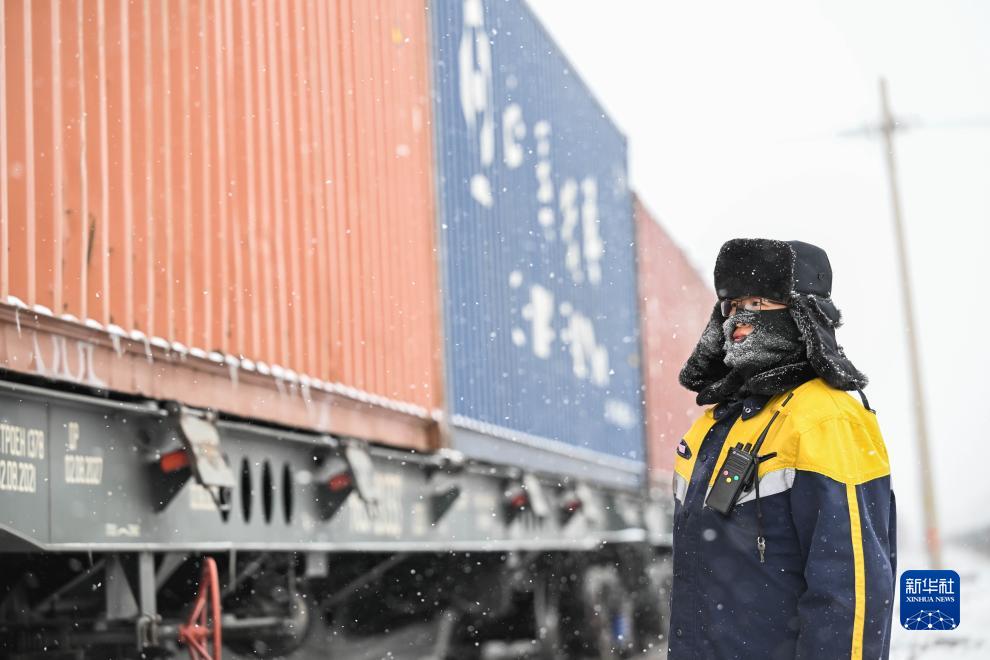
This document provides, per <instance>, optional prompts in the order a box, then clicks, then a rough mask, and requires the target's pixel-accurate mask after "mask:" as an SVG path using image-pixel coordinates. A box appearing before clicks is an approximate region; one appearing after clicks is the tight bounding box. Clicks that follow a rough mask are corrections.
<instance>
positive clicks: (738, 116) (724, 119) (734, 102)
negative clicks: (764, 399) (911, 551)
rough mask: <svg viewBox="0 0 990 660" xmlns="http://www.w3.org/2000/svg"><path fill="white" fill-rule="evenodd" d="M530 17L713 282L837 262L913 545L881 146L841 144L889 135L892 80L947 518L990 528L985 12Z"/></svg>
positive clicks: (798, 8) (837, 282)
mask: <svg viewBox="0 0 990 660" xmlns="http://www.w3.org/2000/svg"><path fill="white" fill-rule="evenodd" d="M530 4H531V6H532V7H533V9H534V10H535V11H536V12H537V14H538V15H539V16H540V17H541V18H542V20H543V22H544V23H545V24H546V25H547V27H548V29H549V30H550V32H551V33H552V34H553V35H554V37H555V38H556V39H557V41H558V42H559V44H560V45H561V46H562V48H563V49H564V51H565V52H566V53H567V55H568V56H569V57H570V58H571V60H572V61H573V62H574V64H575V66H576V68H577V70H578V72H579V73H580V74H581V76H582V77H583V78H584V79H585V80H586V81H587V82H588V84H589V85H590V86H591V88H592V89H593V90H594V91H595V93H596V94H597V95H598V97H599V98H600V99H601V101H602V103H603V104H604V106H605V107H606V108H607V109H608V111H609V112H610V113H611V114H612V116H613V118H614V119H615V121H616V123H617V124H618V125H619V127H620V128H621V129H622V130H623V131H624V132H625V133H626V135H627V136H628V138H629V143H630V177H631V180H632V182H633V185H634V187H635V188H636V189H637V191H638V192H639V194H640V195H641V197H642V198H643V199H644V200H645V202H646V203H647V205H648V206H650V207H651V208H652V209H653V211H654V212H655V214H657V215H658V216H659V217H660V218H661V221H662V224H663V225H664V226H665V227H666V229H667V230H668V231H669V232H670V233H671V234H672V235H673V237H674V238H675V240H676V241H678V242H679V243H680V244H681V245H682V246H683V247H684V249H685V251H686V252H687V253H688V255H689V256H690V258H691V259H692V261H693V262H694V263H695V265H696V266H697V268H698V269H699V271H701V272H702V274H703V276H704V277H705V279H706V280H707V281H710V280H711V271H712V266H713V264H714V260H715V256H716V254H717V252H718V248H719V246H720V245H721V244H722V242H723V241H725V240H727V239H728V238H732V237H738V236H747V237H756V236H761V237H770V238H779V239H785V240H787V239H801V240H805V241H809V242H812V243H816V244H818V245H821V246H822V247H824V248H825V249H826V250H827V251H828V253H829V256H830V258H831V261H832V267H833V270H834V272H835V276H834V286H833V299H834V300H835V302H836V304H837V305H838V306H839V308H840V309H842V311H843V314H844V317H845V326H844V327H843V328H840V329H839V331H838V336H839V341H840V343H841V344H843V345H844V346H845V348H846V353H847V354H848V355H849V357H850V358H851V359H852V360H853V362H854V363H855V364H856V365H857V367H859V368H860V370H862V371H864V372H866V374H867V375H868V376H869V377H870V379H871V383H870V386H869V387H868V388H867V390H866V392H867V394H868V396H869V398H870V403H871V405H872V406H873V407H874V408H876V409H877V410H878V414H879V419H880V424H881V428H882V429H883V431H884V436H885V439H886V442H887V446H888V450H889V452H890V454H891V461H892V471H893V482H894V488H895V491H896V492H897V497H898V507H899V516H898V518H899V524H900V528H901V530H902V531H901V533H900V537H901V541H902V543H904V544H905V545H908V544H910V543H911V542H912V541H914V540H916V539H918V538H919V537H920V533H921V500H920V493H919V489H918V484H919V477H918V454H917V452H916V448H915V439H914V435H913V433H914V431H913V430H914V424H913V419H912V416H911V409H910V398H909V394H910V390H909V382H908V370H907V364H906V361H907V348H906V342H905V336H904V331H903V327H904V326H903V313H902V309H901V303H900V286H901V282H900V278H899V277H898V276H897V264H896V261H895V259H896V256H895V253H894V245H893V232H892V228H893V225H892V221H891V215H890V203H889V193H888V188H887V180H886V175H885V170H884V165H883V158H882V152H881V147H880V143H879V141H878V140H877V139H876V138H869V137H841V136H840V133H842V132H843V131H850V130H855V129H857V128H860V127H863V126H864V125H866V124H867V123H875V122H876V121H877V118H878V114H879V101H878V92H877V78H878V76H880V75H884V76H886V77H887V79H888V80H889V83H890V90H891V96H892V100H893V104H894V109H895V111H896V112H897V114H898V115H899V117H900V118H902V120H904V122H905V123H906V124H909V125H911V126H913V127H914V128H912V129H911V130H909V131H905V132H903V133H902V134H901V136H899V137H898V142H897V154H898V157H899V166H900V168H901V184H902V188H903V193H904V194H903V201H904V209H905V220H906V224H907V233H908V242H909V251H910V260H911V278H912V281H913V283H914V285H915V297H916V309H917V316H918V322H919V338H920V341H921V344H922V359H923V368H924V383H925V388H926V398H927V407H926V409H927V411H928V427H929V437H930V442H931V444H932V449H933V453H934V457H933V460H934V465H935V470H936V480H937V484H936V485H937V487H938V490H939V500H938V509H939V512H940V516H941V519H942V523H943V529H944V532H947V533H950V534H951V533H953V532H958V531H962V530H966V529H968V528H973V527H975V526H979V525H982V526H986V525H990V507H988V506H986V503H987V501H988V500H990V466H988V463H990V448H988V445H990V419H988V416H987V412H986V411H987V410H988V409H990V399H988V388H987V384H986V383H987V381H986V378H987V372H988V370H990V369H988V367H990V358H988V357H987V347H988V346H990V342H988V339H987V334H988V332H990V310H988V306H990V296H988V294H987V293H986V292H985V291H984V287H983V286H982V285H983V284H984V283H985V282H986V281H987V280H988V279H990V278H988V276H987V274H986V270H987V268H988V267H990V265H988V262H990V259H988V256H987V250H988V242H990V3H987V2H979V1H978V0H972V1H970V2H961V1H959V2H957V1H941V2H904V1H899V2H894V1H892V0H890V1H872V0H871V1H870V2H863V1H862V0H860V1H853V0H829V1H828V2H809V1H797V0H787V1H786V2H785V1H781V2H738V1H736V2H703V3H697V2H696V3H689V2H666V1H662V2H661V1H658V0H609V1H607V2H606V1H604V0H530ZM698 331H699V333H700V331H701V328H700V327H699V328H698ZM981 472H982V473H981ZM904 549H907V548H904Z"/></svg>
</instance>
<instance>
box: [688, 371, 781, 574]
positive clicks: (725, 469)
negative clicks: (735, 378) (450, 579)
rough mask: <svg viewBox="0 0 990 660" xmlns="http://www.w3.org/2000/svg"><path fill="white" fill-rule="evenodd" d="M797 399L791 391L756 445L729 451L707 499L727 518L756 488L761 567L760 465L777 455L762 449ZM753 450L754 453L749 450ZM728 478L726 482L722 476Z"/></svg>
mask: <svg viewBox="0 0 990 660" xmlns="http://www.w3.org/2000/svg"><path fill="white" fill-rule="evenodd" d="M793 396H794V391H793V390H791V391H790V392H789V393H788V394H787V396H786V397H785V398H784V400H783V402H782V403H781V404H780V405H779V406H778V407H777V410H775V411H774V412H773V416H772V417H771V418H770V421H769V422H767V425H766V427H764V429H763V432H762V433H760V437H759V438H757V440H756V443H755V444H754V445H750V444H749V443H746V445H745V446H743V445H742V443H737V444H736V446H735V447H730V448H729V452H728V454H726V457H725V461H724V462H723V463H722V467H720V468H719V469H718V475H719V478H717V479H716V480H715V485H714V486H713V487H712V489H711V491H710V492H709V493H708V497H706V498H705V504H706V505H707V506H708V507H709V508H711V509H714V510H715V511H718V512H719V513H721V514H722V515H726V516H728V515H729V514H731V513H732V509H733V508H734V507H735V505H736V501H737V500H738V499H739V496H740V495H741V494H742V492H743V491H744V490H749V488H750V486H751V485H755V487H756V549H757V551H758V552H759V553H760V563H761V564H762V563H764V554H765V552H766V547H767V541H766V538H765V537H764V536H763V512H762V511H761V509H760V475H759V472H760V463H762V462H763V461H765V460H767V459H769V458H773V457H774V456H776V455H777V453H776V452H772V453H770V454H767V455H766V456H760V448H762V447H763V441H764V440H766V438H767V434H768V433H769V432H770V427H771V426H773V423H774V422H775V421H777V417H778V416H779V415H780V411H781V410H782V409H783V407H784V406H786V405H787V403H788V402H789V401H790V400H791V398H792V397H793ZM750 447H752V449H750ZM722 475H725V477H726V478H725V480H724V481H723V480H722V478H721V476H722Z"/></svg>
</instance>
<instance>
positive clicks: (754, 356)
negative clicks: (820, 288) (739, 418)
mask: <svg viewBox="0 0 990 660" xmlns="http://www.w3.org/2000/svg"><path fill="white" fill-rule="evenodd" d="M747 324H748V325H751V326H753V330H752V332H750V333H749V334H748V335H746V337H745V338H744V339H743V340H742V341H738V342H737V341H733V339H732V333H733V332H735V330H736V327H737V326H740V325H747ZM722 335H723V338H724V344H723V347H724V349H725V364H727V365H728V366H729V367H731V368H732V369H733V370H736V371H738V372H741V373H743V374H745V375H747V376H750V375H753V374H758V373H760V372H762V371H766V370H767V369H772V368H773V367H777V366H780V365H782V364H787V363H789V362H794V361H795V360H796V359H801V358H802V357H803V354H804V347H805V345H804V341H803V340H802V338H801V333H800V331H799V330H798V327H797V324H795V323H794V319H793V318H792V317H791V314H790V311H788V310H786V309H775V310H768V311H764V312H751V311H747V310H740V311H739V312H737V313H736V314H735V315H733V316H730V317H729V318H727V319H726V320H725V322H724V323H723V324H722Z"/></svg>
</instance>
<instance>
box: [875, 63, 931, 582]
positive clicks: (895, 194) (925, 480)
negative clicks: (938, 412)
mask: <svg viewBox="0 0 990 660" xmlns="http://www.w3.org/2000/svg"><path fill="white" fill-rule="evenodd" d="M880 112H881V114H880V132H881V133H882V134H883V147H884V160H885V161H886V163H887V177H888V181H889V183H890V207H891V211H892V214H893V216H894V235H895V237H896V245H897V263H898V266H899V270H900V276H901V296H902V304H903V307H904V316H905V322H906V323H907V342H908V365H909V371H910V378H911V398H912V401H911V407H912V408H913V409H914V432H915V437H916V439H917V441H918V458H919V465H920V469H921V495H922V506H923V507H924V509H923V511H924V521H925V544H926V545H927V547H928V562H929V564H930V566H931V568H933V569H935V568H939V567H941V565H942V548H941V540H940V539H939V533H938V512H937V510H936V508H935V485H934V482H933V479H932V463H931V451H930V449H929V446H928V423H927V421H926V417H925V394H924V389H923V386H922V378H921V359H920V357H919V356H918V335H917V333H916V332H915V320H914V304H913V302H912V295H911V277H910V272H911V269H910V268H909V266H908V253H907V246H906V244H905V240H904V220H903V218H902V215H901V194H900V188H899V187H898V182H897V159H896V156H895V154H894V133H895V132H896V131H897V124H896V123H894V116H893V113H892V112H891V110H890V97H889V95H888V93H887V80H886V79H884V78H881V79H880Z"/></svg>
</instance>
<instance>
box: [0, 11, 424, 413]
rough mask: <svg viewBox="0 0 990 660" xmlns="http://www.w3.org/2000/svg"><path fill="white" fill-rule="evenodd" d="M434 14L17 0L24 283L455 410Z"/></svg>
mask: <svg viewBox="0 0 990 660" xmlns="http://www.w3.org/2000/svg"><path fill="white" fill-rule="evenodd" d="M426 21H427V17H426V12H425V7H424V5H423V2H422V0H351V1H349V2H343V1H342V2H322V1H318V0H286V1H285V2H259V1H253V2H246V1H239V0H238V1H232V0H196V1H183V2H140V3H138V2H128V1H126V0H66V1H64V2H31V1H29V0H7V1H5V2H4V3H3V11H2V23H0V39H2V40H3V41H2V44H0V45H2V48H0V51H2V52H3V58H4V59H3V63H2V76H0V78H2V93H3V94H2V96H3V98H2V103H0V108H2V117H0V120H2V121H0V123H2V126H0V129H2V136H0V137H2V139H0V167H2V172H0V182H2V190H0V194H2V199H0V204H2V220H0V241H2V246H0V249H2V254H3V261H2V263H0V302H2V301H8V302H14V303H16V302H18V301H21V302H23V303H26V304H27V305H28V306H29V307H33V306H36V305H37V306H41V307H40V308H39V309H41V308H45V309H47V310H50V311H51V312H52V313H53V314H54V316H56V317H59V316H62V315H71V316H72V317H74V318H76V319H79V320H80V321H84V322H85V321H87V320H88V321H90V325H93V324H92V321H95V322H97V323H98V324H100V325H101V326H102V327H104V328H118V327H119V328H122V329H123V331H124V333H125V334H126V335H127V336H131V335H132V334H133V333H134V332H135V331H136V332H138V333H140V335H141V336H144V337H147V338H148V340H149V342H151V343H154V344H156V345H157V344H160V343H162V342H160V341H158V340H154V341H153V340H152V338H162V339H163V340H164V343H165V344H166V345H169V346H178V345H181V346H183V347H186V348H188V349H201V350H202V352H203V353H204V354H209V353H210V352H214V351H215V352H216V353H219V354H221V355H227V356H234V357H236V358H237V359H238V360H241V361H242V362H243V364H245V365H248V366H251V365H258V364H261V365H262V370H264V365H273V366H274V365H277V366H278V367H280V368H272V369H269V371H273V372H274V373H276V374H280V373H295V374H306V375H307V377H309V378H312V379H316V380H319V381H325V382H328V383H335V384H341V385H343V386H346V387H348V388H354V390H355V391H360V392H365V393H369V394H372V395H376V396H379V397H385V398H387V399H389V400H396V401H399V402H404V403H408V404H412V405H415V406H418V407H420V408H422V409H424V410H426V411H430V412H432V410H434V409H435V408H437V407H438V406H439V405H440V402H441V399H440V390H441V389H442V388H441V386H440V380H439V378H440V366H439V365H440V358H441V356H440V349H439V334H438V328H439V309H438V304H439V303H438V301H437V300H436V296H437V293H436V291H437V284H436V280H437V276H436V264H435V256H434V234H435V216H434V203H433V196H434V189H433V179H432V177H433V166H432V158H433V157H432V147H433V145H432V131H431V119H430V115H431V108H430V99H429V70H428V61H429V52H428V42H427V38H426V37H427V25H426ZM8 296H10V297H11V298H8ZM15 299H16V300H15ZM197 352H198V351H197ZM242 358H243V360H242ZM118 385H120V384H119V383H118ZM123 386H124V387H125V388H127V387H128V386H127V385H126V384H125V385H123ZM135 387H136V386H135ZM179 398H181V397H179ZM229 399H230V401H231V405H234V406H236V405H237V400H236V394H235V393H233V392H231V393H230V394H229ZM259 412H261V413H263V412H264V411H259Z"/></svg>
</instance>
